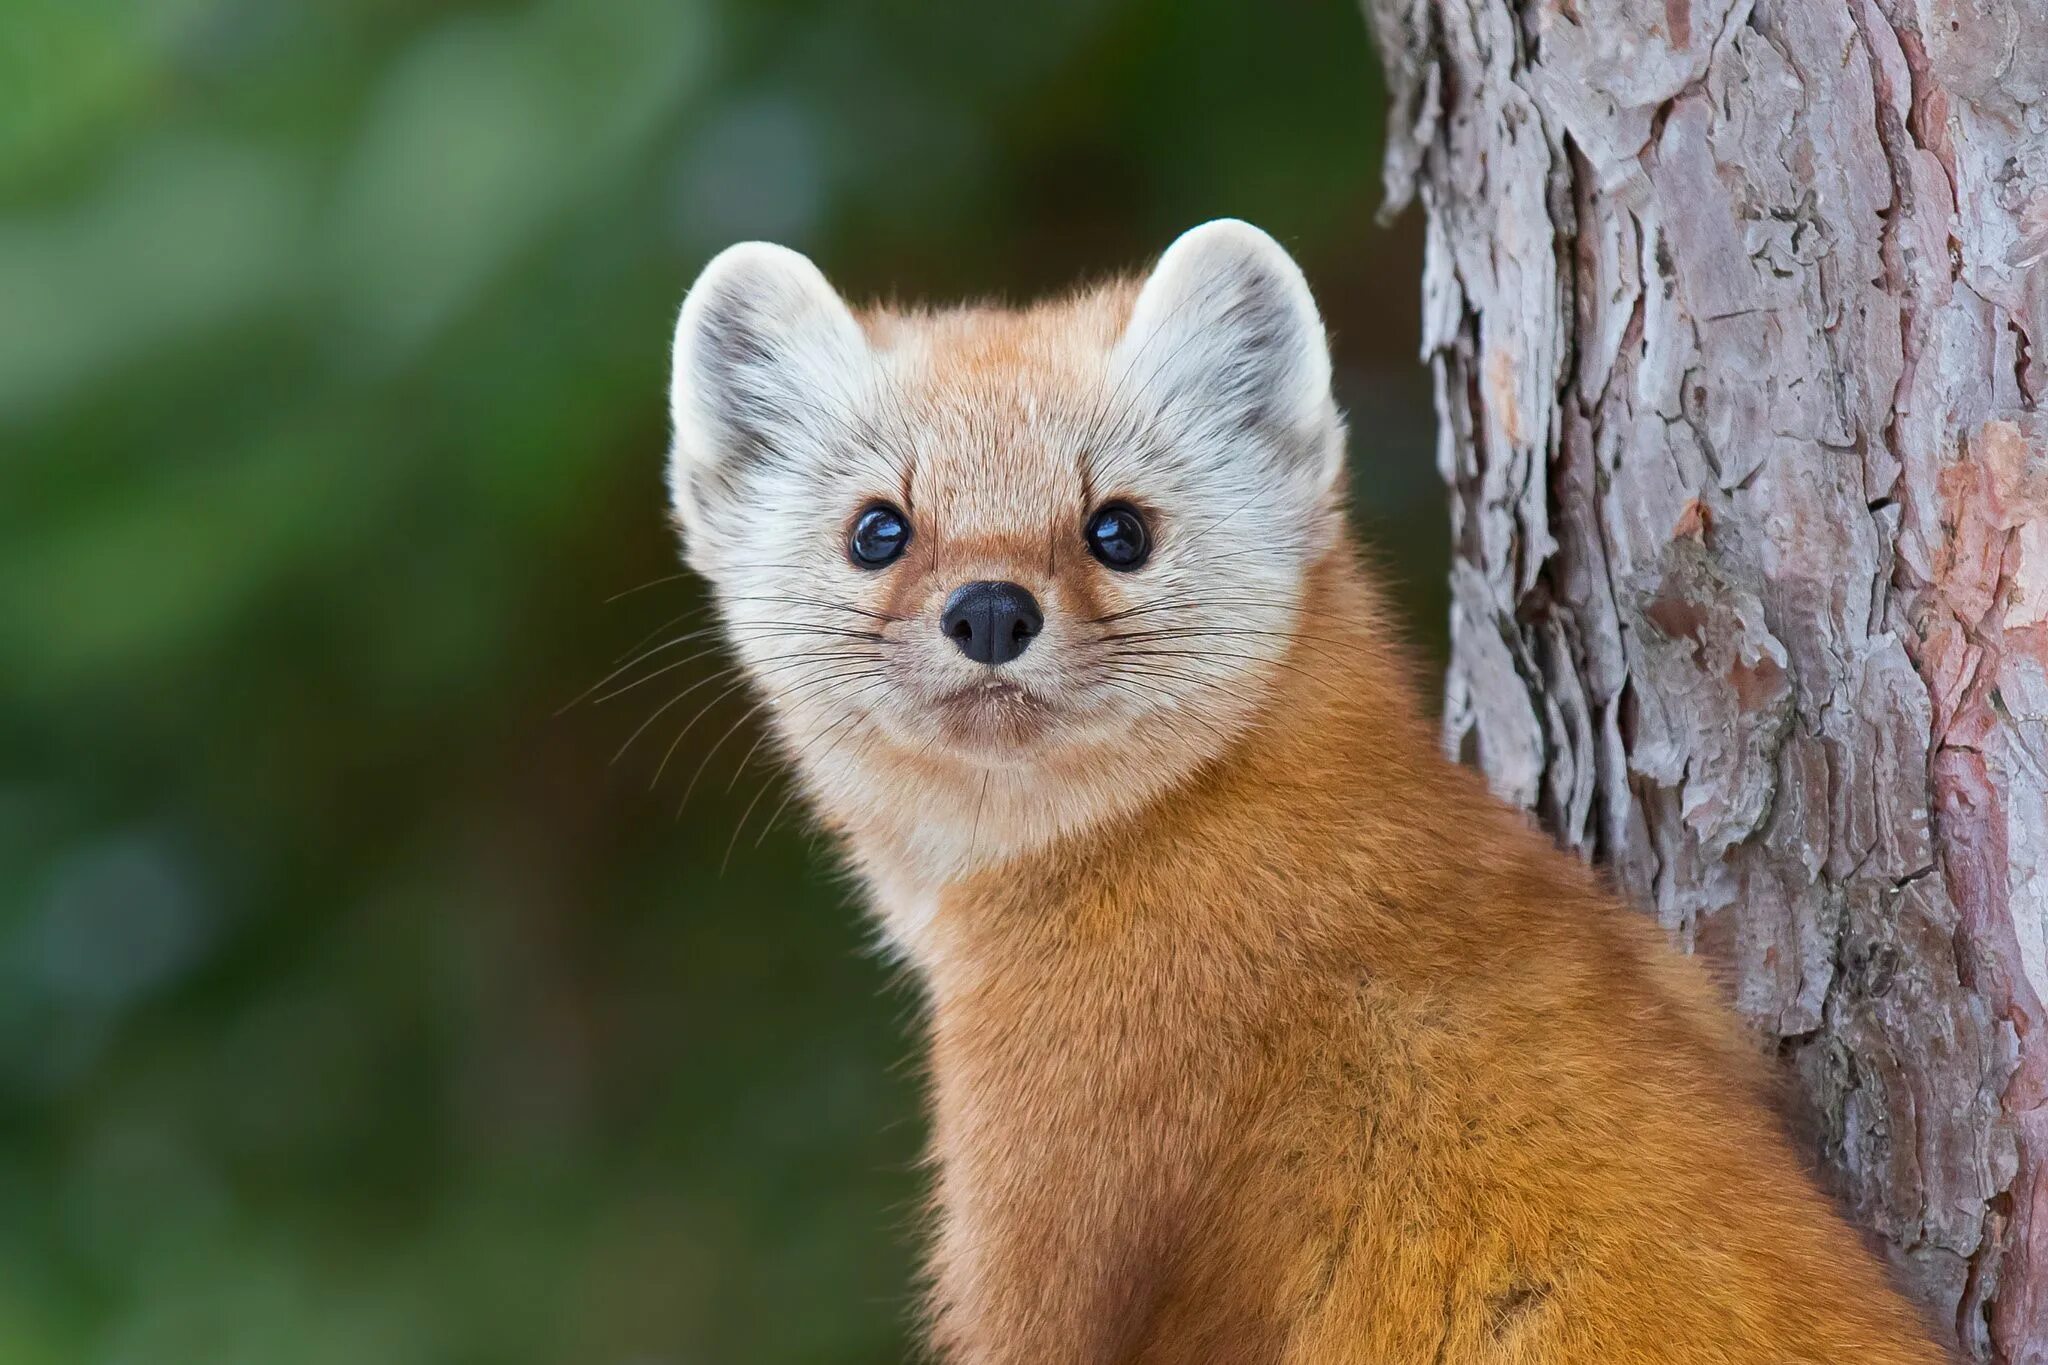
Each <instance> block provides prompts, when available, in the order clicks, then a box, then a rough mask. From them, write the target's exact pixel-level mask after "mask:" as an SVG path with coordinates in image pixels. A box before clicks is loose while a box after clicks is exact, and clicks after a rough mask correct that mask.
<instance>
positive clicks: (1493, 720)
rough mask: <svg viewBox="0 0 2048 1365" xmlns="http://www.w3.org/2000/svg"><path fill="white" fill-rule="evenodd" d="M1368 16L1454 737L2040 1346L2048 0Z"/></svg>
mask: <svg viewBox="0 0 2048 1365" xmlns="http://www.w3.org/2000/svg"><path fill="white" fill-rule="evenodd" d="M1368 8H1369V10H1370V11H1371V14H1372V19H1373V21H1374V27H1375V29H1376V32H1377V36H1378V39H1379V42H1380V47H1381V51H1382V54H1383V56H1384V58H1385V61H1386V65H1387V69H1388V73H1389V82H1390V87H1391V91H1392V96H1393V101H1394V110H1393V115H1392V118H1391V121H1390V133H1389V138H1388V148H1387V161H1386V174H1387V187H1388V197H1389V201H1390V207H1392V208H1396V209H1398V208H1399V207H1401V206H1403V205H1405V204H1406V203H1407V202H1408V201H1409V200H1410V199H1411V198H1412V197H1413V196H1414V195H1415V194H1417V193H1418V192H1419V194H1420V196H1421V199H1422V202H1423V205H1424V207H1425V209H1426V211H1427V218H1428V225H1427V254H1426V259H1425V266H1424V282H1423V293H1424V302H1423V309H1424V341H1423V346H1424V351H1425V354H1426V356H1427V358H1428V360H1429V363H1430V365H1431V367H1432V369H1433V370H1434V373H1435V379H1436V402H1437V413H1438V419H1439V422H1440V437H1439V447H1438V451H1439V454H1438V459H1439V464H1440V466H1441V469H1442V472H1443V475H1444V477H1445V479H1446V480H1447V481H1448V483H1449V485H1450V489H1451V516H1452V526H1453V544H1454V562H1453V566H1452V578H1453V582H1452V588H1453V594H1452V595H1453V607H1452V629H1451V635H1452V660H1451V668H1450V674H1449V679H1448V682H1447V685H1446V697H1445V720H1444V725H1445V739H1446V742H1447V743H1448V744H1449V745H1450V746H1451V747H1452V749H1453V750H1454V751H1456V752H1458V753H1461V754H1463V755H1465V756H1467V757H1468V758H1470V759H1472V760H1474V761H1476V762H1477V763H1479V764H1480V765H1481V766H1482V767H1483V768H1484V769H1485V771H1486V772H1487V774H1488V775H1489V777H1490V778H1491V780H1492V782H1493V785H1494V788H1495V790H1496V791H1498V792H1499V793H1500V795H1502V796H1503V797H1505V798H1506V799H1508V800H1510V801H1514V802H1518V803H1520V804H1521V805H1523V806H1525V807H1528V808H1530V809H1531V810H1533V811H1535V812H1536V813H1537V814H1538V815H1539V816H1540V818H1541V819H1542V820H1543V821H1544V823H1545V824H1546V825H1547V826H1548V827H1549V828H1550V829H1551V830H1552V831H1553V832H1554V833H1555V835H1556V837H1557V838H1558V839H1559V841H1560V842H1562V843H1564V844H1566V845H1568V846H1570V847H1572V848H1575V849H1577V850H1579V851H1580V852H1581V853H1583V854H1584V855H1586V856H1588V857H1591V858H1595V859H1598V860H1600V861H1601V862H1603V863H1604V864H1606V865H1607V866H1608V867H1609V868H1610V869H1611V872H1612V876H1613V877H1614V879H1615V881H1616V882H1617V883H1618V884H1619V886H1620V887H1621V888H1622V890H1623V891H1624V892H1625V893H1626V894H1627V895H1629V896H1631V897H1633V898H1634V899H1635V900H1636V901H1637V902H1638V903H1640V904H1642V905H1643V906H1645V907H1648V908H1650V909H1652V910H1653V911H1654V912H1655V914H1656V915H1657V916H1658V918H1659V919H1660V920H1661V921H1662V923H1663V924H1664V926H1665V927H1666V929H1667V930H1668V931H1669V932H1670V934H1671V936H1672V937H1673V938H1674V939H1675V940H1676V941H1677V942H1678V943H1680V944H1681V945H1683V946H1685V947H1686V948H1688V949H1697V950H1698V951H1700V952H1703V953H1706V954H1709V955H1710V956H1711V957H1713V958H1714V959H1715V960H1716V962H1717V963H1719V964H1720V965H1721V966H1722V967H1723V969H1724V974H1725V976H1726V978H1727V980H1728V982H1729V985H1730V988H1731V990H1732V992H1733V995H1734V998H1735V1000H1736V1001H1737V1003H1738V1004H1739V1006H1740V1008H1741V1010H1742V1012H1743V1013H1744V1015H1745V1016H1746V1017H1747V1018H1748V1019H1749V1020H1750V1021H1752V1022H1753V1023H1754V1024H1755V1025H1756V1026H1757V1027H1758V1028H1759V1029H1760V1030H1762V1031H1763V1032H1764V1033H1765V1034H1766V1035H1767V1036H1768V1037H1769V1038H1771V1039H1772V1040H1773V1041H1774V1042H1775V1043H1776V1045H1777V1048H1778V1051H1779V1053H1780V1055H1781V1056H1782V1057H1783V1058H1784V1060H1785V1063H1786V1065H1787V1067H1788V1069H1789V1072H1790V1074H1791V1075H1792V1076H1793V1077H1794V1078H1795V1079H1796V1081H1797V1083H1798V1089H1799V1092H1800V1094H1801V1095H1802V1096H1803V1101H1804V1104H1805V1106H1806V1107H1807V1109H1808V1110H1809V1112H1808V1114H1807V1115H1806V1117H1807V1118H1808V1120H1809V1121H1810V1130H1811V1133H1812V1139H1811V1140H1812V1141H1813V1143H1814V1144H1815V1148H1816V1150H1815V1155H1816V1157H1817V1159H1818V1160H1819V1161H1820V1163H1821V1164H1822V1165H1823V1167H1824V1168H1825V1170H1826V1171H1827V1173H1828V1175H1829V1178H1830V1179H1832V1180H1833V1181H1834V1183H1835V1185H1836V1188H1837V1189H1838V1190H1839V1191H1840V1193H1841V1194H1842V1195H1843V1197H1844V1199H1845V1201H1846V1203H1847V1205H1848V1207H1849V1209H1850V1210H1851V1212H1852V1213H1853V1215H1854V1216H1855V1217H1856V1218H1857V1219H1859V1220H1860V1221H1861V1222H1862V1223H1863V1224H1864V1225H1866V1226H1867V1227H1868V1228H1870V1229H1871V1230H1872V1231H1873V1232H1874V1233H1875V1234H1876V1235H1877V1236H1878V1237H1879V1238H1880V1239H1882V1241H1883V1243H1884V1245H1885V1247H1886V1249H1887V1251H1888V1252H1889V1254H1890V1256H1891V1257H1892V1259H1893V1261H1894V1262H1895V1264H1896V1265H1897V1267H1898V1269H1899V1272H1900V1274H1901V1277H1902V1279H1903V1280H1904V1281H1905V1282H1906V1283H1907V1284H1908V1285H1909V1287H1910V1288H1911V1289H1912V1291H1913V1292H1914V1293H1916V1294H1918V1295H1919V1296H1920V1297H1921V1298H1922V1299H1923V1300H1924V1301H1925V1302H1926V1303H1927V1304H1928V1305H1929V1306H1930V1308H1931V1309H1932V1310H1933V1311H1934V1312H1935V1313H1936V1314H1937V1315H1938V1316H1939V1318H1940V1319H1941V1320H1942V1321H1944V1322H1947V1323H1950V1324H1952V1325H1953V1326H1954V1328H1955V1331H1956V1333H1957V1337H1958V1340H1959V1341H1960V1342H1961V1343H1962V1345H1963V1347H1964V1349H1965V1350H1966V1351H1967V1352H1968V1353H1970V1354H1971V1355H1972V1356H1973V1357H1975V1358H1981V1359H1989V1360H2001V1361H2011V1362H2028V1363H2029V1365H2031V1363H2032V1362H2043V1361H2048V1103H2044V1102H2048V1012H2044V1009H2043V999H2044V998H2048V419H2044V415H2043V414H2042V413H2041V412H2040V411H2039V410H2038V409H2037V400H2038V398H2039V397H2040V395H2042V394H2043V393H2048V351H2044V346H2048V272H2044V268H2043V267H2042V266H2041V264H2040V262H2041V261H2042V259H2043V257H2044V255H2048V3H2044V2H2043V0H1755V3H1746V2H1744V0H1524V3H1521V4H1511V3H1509V0H1368Z"/></svg>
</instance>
